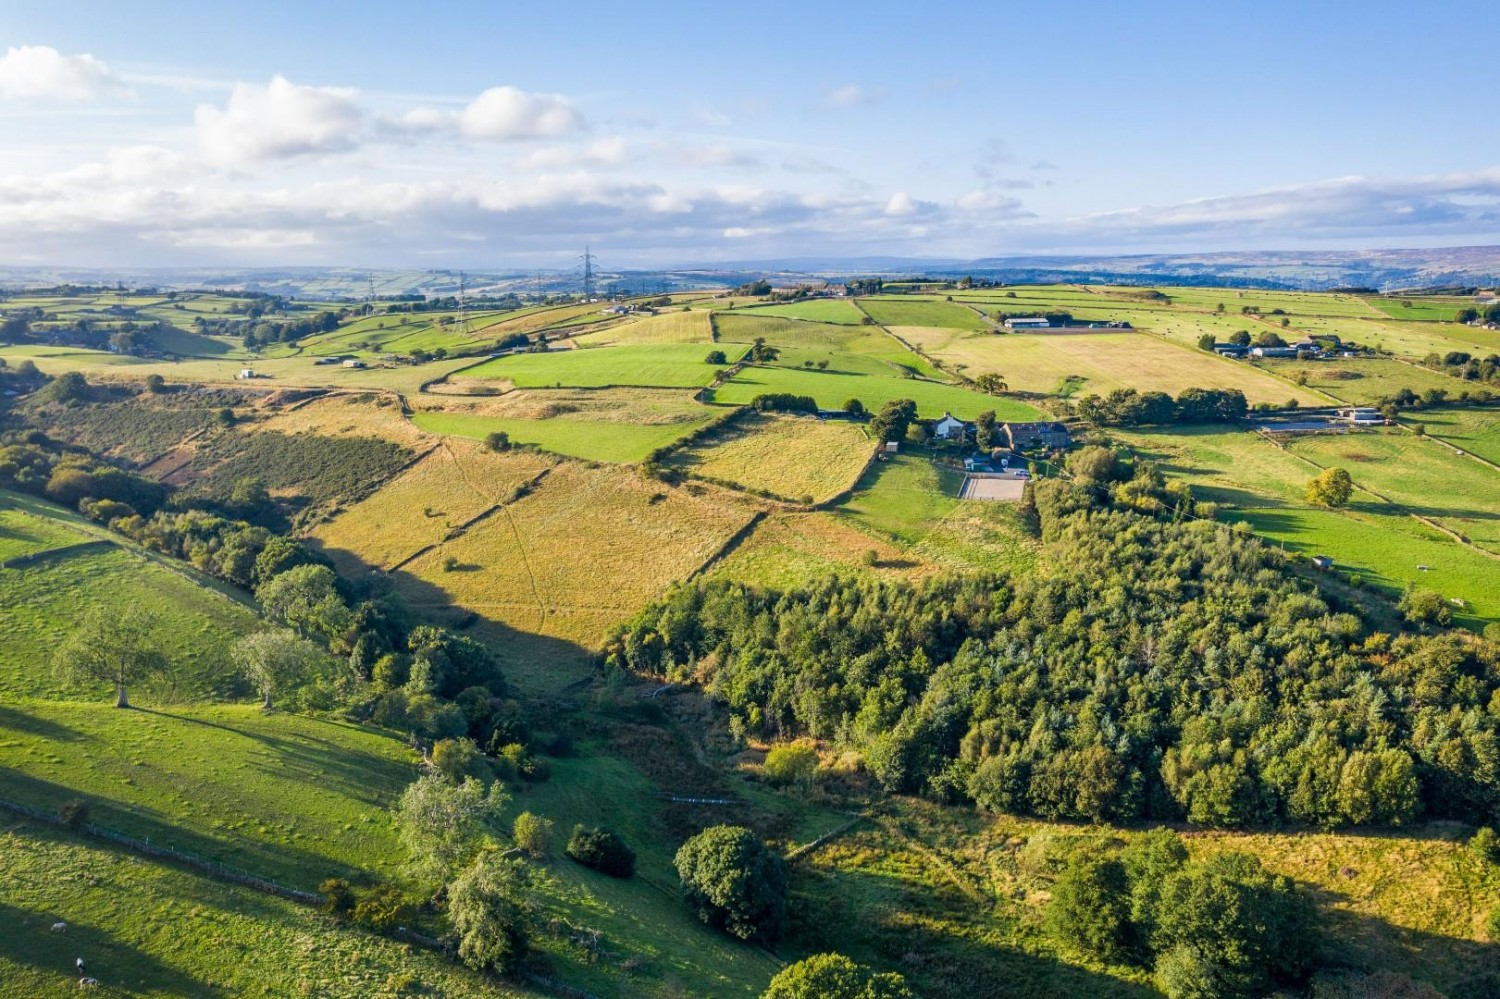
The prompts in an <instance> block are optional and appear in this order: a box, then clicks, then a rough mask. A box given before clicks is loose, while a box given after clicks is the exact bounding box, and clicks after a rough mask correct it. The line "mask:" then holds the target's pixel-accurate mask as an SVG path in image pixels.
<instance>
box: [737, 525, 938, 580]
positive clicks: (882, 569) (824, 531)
mask: <svg viewBox="0 0 1500 999" xmlns="http://www.w3.org/2000/svg"><path fill="white" fill-rule="evenodd" d="M869 552H874V553H875V564H874V565H870V564H869V562H868V561H867V557H868V553H869ZM942 568H943V567H942V566H941V565H940V564H938V563H934V562H930V561H928V560H926V559H923V558H920V557H916V556H913V555H912V554H911V553H910V552H908V551H907V550H906V549H905V548H904V547H902V546H900V545H897V544H896V543H895V542H893V541H892V540H890V539H886V538H879V537H876V536H874V535H872V534H868V533H866V532H864V531H862V530H860V529H859V528H857V527H855V526H854V525H853V524H852V523H850V522H849V520H848V519H847V518H844V517H840V516H838V515H837V514H834V513H828V512H823V511H816V512H811V513H795V512H779V513H773V514H771V515H769V516H767V517H766V518H765V519H764V520H762V521H761V522H760V523H759V524H757V525H756V527H755V530H754V532H752V533H751V535H750V536H749V537H748V538H746V539H745V540H744V541H743V542H741V543H740V545H739V546H737V547H736V548H735V550H734V551H733V552H731V553H730V554H729V555H728V556H726V557H725V558H724V560H723V561H722V562H719V563H718V564H716V565H715V566H714V568H713V570H712V571H711V572H710V575H712V576H722V577H724V578H726V579H737V580H741V581H743V582H747V583H754V584H756V585H759V586H774V587H778V588H791V587H795V586H800V585H802V584H805V583H809V582H811V581H813V580H816V579H819V578H821V577H823V576H826V575H828V574H829V573H869V574H874V575H880V576H891V577H897V576H899V577H903V578H908V579H918V578H921V577H923V576H929V575H932V574H933V573H934V572H938V571H940V570H941V569H942Z"/></svg>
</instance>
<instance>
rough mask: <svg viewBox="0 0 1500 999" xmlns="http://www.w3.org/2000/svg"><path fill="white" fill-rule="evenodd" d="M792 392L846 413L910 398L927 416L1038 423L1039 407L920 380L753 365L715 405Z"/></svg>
mask: <svg viewBox="0 0 1500 999" xmlns="http://www.w3.org/2000/svg"><path fill="white" fill-rule="evenodd" d="M771 392H790V393H792V394H793V395H809V396H812V397H813V398H814V399H816V400H817V401H818V405H819V406H820V407H822V408H824V409H841V408H843V405H844V402H845V400H847V399H851V398H852V399H858V400H859V401H860V402H862V403H864V406H865V408H866V409H868V410H872V411H873V410H877V409H879V408H880V407H881V406H882V405H884V404H885V403H887V402H890V401H891V400H894V399H911V400H913V401H914V402H916V404H917V411H918V414H919V415H921V416H922V417H923V418H936V417H938V416H941V415H942V414H943V413H944V412H949V413H952V414H953V415H954V416H957V417H959V418H961V419H970V420H971V419H973V418H974V417H976V416H978V415H979V414H980V413H982V412H984V411H986V410H993V411H994V413H995V415H996V416H997V417H999V418H1000V419H1001V420H1034V419H1037V417H1038V413H1037V411H1036V409H1034V408H1033V407H1031V406H1028V405H1027V404H1026V403H1024V402H1019V401H1017V400H1015V399H1006V398H996V397H992V396H987V395H983V394H981V393H979V392H974V391H971V390H969V389H965V388H960V387H959V386H957V385H943V384H940V383H937V382H930V381H927V380H925V379H920V378H898V377H891V376H885V375H870V374H859V373H854V372H847V373H846V372H840V371H834V370H832V369H830V370H828V371H808V370H804V369H801V368H786V367H780V366H765V365H751V366H747V367H745V368H743V369H742V370H741V371H740V372H739V373H738V374H736V375H735V376H734V377H733V378H732V379H730V380H729V381H728V382H726V383H724V384H723V385H722V386H720V387H718V388H716V389H714V390H713V401H714V402H728V403H735V404H738V405H743V404H745V403H748V402H750V401H751V400H753V399H754V398H755V397H756V396H758V395H763V394H766V393H771Z"/></svg>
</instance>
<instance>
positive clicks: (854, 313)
mask: <svg viewBox="0 0 1500 999" xmlns="http://www.w3.org/2000/svg"><path fill="white" fill-rule="evenodd" d="M745 313H746V314H747V315H752V316H782V317H785V318H787V319H805V320H808V321H810V322H815V323H837V324H840V325H844V326H857V325H859V324H860V322H862V321H863V320H864V313H862V312H860V311H859V309H858V308H857V307H856V306H855V305H854V303H853V302H849V301H846V300H843V299H837V298H821V299H812V300H811V301H807V302H789V303H786V304H783V305H762V306H757V307H755V308H752V309H746V310H745Z"/></svg>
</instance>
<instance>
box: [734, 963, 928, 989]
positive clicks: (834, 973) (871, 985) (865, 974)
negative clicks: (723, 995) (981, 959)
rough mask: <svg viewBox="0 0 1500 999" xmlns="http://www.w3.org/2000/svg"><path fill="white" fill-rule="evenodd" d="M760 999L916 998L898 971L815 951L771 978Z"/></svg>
mask: <svg viewBox="0 0 1500 999" xmlns="http://www.w3.org/2000/svg"><path fill="white" fill-rule="evenodd" d="M760 999H916V994H915V993H914V992H912V990H911V989H909V988H907V985H906V980H905V979H904V978H902V977H901V976H900V975H897V974H890V973H877V972H873V971H871V970H870V969H869V968H866V967H864V966H863V965H859V964H855V963H854V962H853V961H851V960H849V959H848V958H847V957H845V956H844V955H842V954H814V955H813V956H812V957H808V958H803V959H802V960H801V961H798V962H797V963H795V964H789V965H787V966H786V967H785V968H783V969H781V971H780V972H779V973H777V975H776V977H775V978H773V979H771V984H770V986H768V987H767V988H766V991H765V992H763V993H761V997H760Z"/></svg>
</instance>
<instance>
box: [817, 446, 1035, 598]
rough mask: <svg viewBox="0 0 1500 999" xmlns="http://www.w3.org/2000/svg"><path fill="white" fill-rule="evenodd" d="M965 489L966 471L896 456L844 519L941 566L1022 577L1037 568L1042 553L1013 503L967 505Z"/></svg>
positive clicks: (871, 474)
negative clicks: (1013, 571)
mask: <svg viewBox="0 0 1500 999" xmlns="http://www.w3.org/2000/svg"><path fill="white" fill-rule="evenodd" d="M962 482H963V473H962V472H957V471H953V470H952V469H947V468H943V467H940V466H938V465H935V464H933V463H932V462H930V461H928V460H927V459H926V458H923V457H921V456H918V455H911V454H902V455H896V456H894V457H892V458H890V459H889V460H887V461H877V462H876V463H875V464H874V465H872V466H871V467H870V470H869V471H868V472H866V473H865V476H864V478H862V479H861V480H860V483H859V487H858V488H857V489H856V490H855V493H854V495H853V496H851V497H850V498H849V499H848V500H847V501H845V502H844V503H842V504H840V505H839V507H838V513H839V515H840V516H841V517H843V518H846V519H847V520H849V521H850V522H851V523H853V524H855V525H856V526H858V527H860V528H862V529H864V530H866V531H869V532H871V533H872V534H875V535H876V536H880V537H885V538H888V539H890V540H892V541H895V542H897V543H899V544H901V545H903V546H904V547H906V548H907V549H909V550H910V551H912V552H914V553H916V554H917V555H919V556H921V557H922V558H923V559H924V560H927V561H930V562H935V563H938V564H941V565H945V566H950V567H953V568H979V569H1001V568H1014V569H1021V570H1024V569H1027V568H1029V567H1030V566H1032V565H1034V564H1035V562H1036V556H1037V546H1036V543H1035V542H1034V541H1032V540H1031V539H1029V538H1027V537H1026V536H1025V535H1024V533H1023V532H1022V530H1021V528H1020V525H1019V523H1018V522H1017V520H1016V513H1015V506H1014V504H1011V503H986V502H964V501H961V500H959V499H958V498H957V497H958V490H959V486H960V485H961V484H962Z"/></svg>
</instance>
